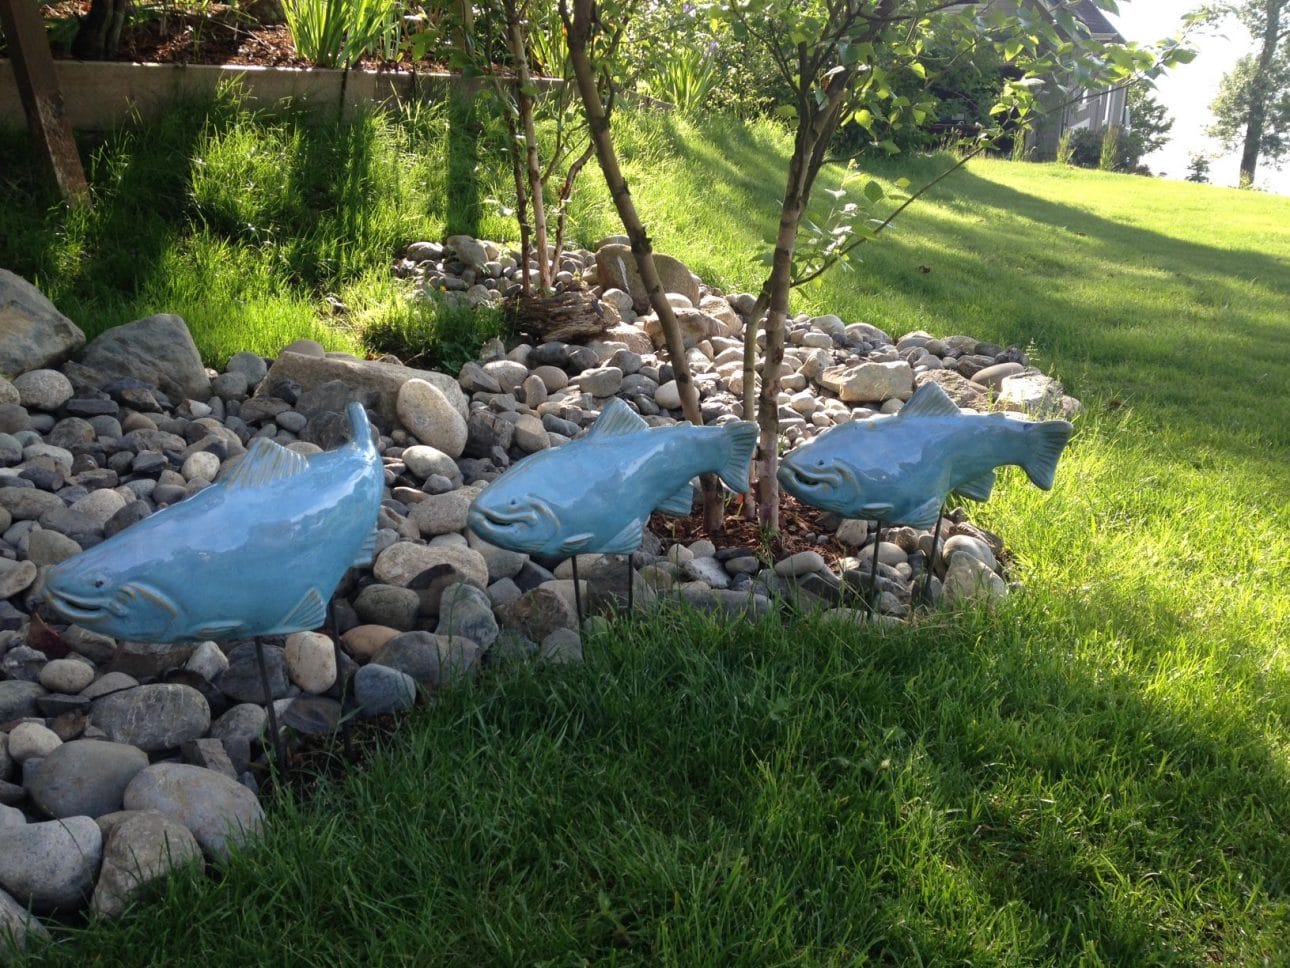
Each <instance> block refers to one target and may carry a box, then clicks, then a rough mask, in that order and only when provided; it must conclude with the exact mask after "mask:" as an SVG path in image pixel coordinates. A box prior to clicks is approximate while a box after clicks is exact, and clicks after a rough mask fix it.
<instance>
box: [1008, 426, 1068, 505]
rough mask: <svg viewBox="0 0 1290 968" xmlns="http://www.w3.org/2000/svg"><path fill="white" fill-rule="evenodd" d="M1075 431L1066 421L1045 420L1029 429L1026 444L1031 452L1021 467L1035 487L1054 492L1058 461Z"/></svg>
mask: <svg viewBox="0 0 1290 968" xmlns="http://www.w3.org/2000/svg"><path fill="white" fill-rule="evenodd" d="M1074 431H1075V428H1074V427H1073V426H1071V424H1069V423H1068V422H1067V421H1065V420H1045V421H1044V422H1043V423H1037V424H1032V425H1031V426H1030V427H1028V428H1027V432H1026V442H1027V446H1028V447H1029V448H1030V452H1029V453H1028V454H1027V456H1026V459H1025V460H1023V461H1022V462H1021V467H1022V469H1023V470H1024V471H1025V472H1026V476H1027V477H1029V478H1030V482H1031V483H1032V484H1034V485H1035V487H1039V488H1043V489H1044V490H1045V491H1048V490H1052V486H1053V477H1054V476H1055V475H1056V474H1057V461H1058V459H1059V458H1060V457H1061V456H1062V451H1063V450H1064V449H1065V448H1066V442H1067V441H1069V440H1070V439H1071V434H1072V433H1074Z"/></svg>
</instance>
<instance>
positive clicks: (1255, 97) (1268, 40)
mask: <svg viewBox="0 0 1290 968" xmlns="http://www.w3.org/2000/svg"><path fill="white" fill-rule="evenodd" d="M1284 4H1285V0H1267V6H1266V10H1265V21H1264V24H1263V44H1262V47H1261V48H1260V49H1259V68H1258V71H1257V72H1256V73H1255V75H1254V84H1253V89H1252V90H1251V91H1250V116H1249V118H1248V119H1247V120H1246V123H1245V144H1244V145H1243V146H1242V149H1241V187H1242V188H1246V187H1250V186H1253V184H1254V173H1255V170H1256V169H1257V168H1258V164H1259V149H1260V147H1261V143H1262V141H1263V126H1264V124H1265V123H1266V121H1267V116H1268V90H1269V87H1270V84H1269V83H1268V73H1269V72H1270V70H1271V68H1272V61H1273V58H1275V57H1276V53H1277V42H1278V40H1279V39H1280V38H1279V34H1280V33H1281V8H1282V6H1283V5H1284Z"/></svg>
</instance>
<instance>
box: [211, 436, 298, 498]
mask: <svg viewBox="0 0 1290 968" xmlns="http://www.w3.org/2000/svg"><path fill="white" fill-rule="evenodd" d="M308 466H309V461H308V460H307V459H306V458H305V456H304V454H297V453H296V452H295V451H294V450H287V448H285V447H283V446H282V445H281V444H275V443H274V442H273V441H271V440H270V439H269V438H268V437H256V438H255V440H253V441H251V446H250V447H248V448H247V449H246V456H245V457H243V458H242V462H241V463H240V464H238V465H237V466H236V467H235V468H233V470H232V471H231V472H230V473H229V475H228V478H227V479H226V483H227V485H228V487H230V488H234V487H263V486H264V485H266V484H272V483H273V482H274V481H285V480H286V479H287V478H290V477H295V476H296V475H297V474H303V473H304V471H305V469H306V468H307V467H308Z"/></svg>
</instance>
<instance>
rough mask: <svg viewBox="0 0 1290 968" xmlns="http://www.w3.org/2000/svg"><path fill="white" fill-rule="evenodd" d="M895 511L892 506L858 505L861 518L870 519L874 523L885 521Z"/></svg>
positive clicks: (894, 507) (894, 506)
mask: <svg viewBox="0 0 1290 968" xmlns="http://www.w3.org/2000/svg"><path fill="white" fill-rule="evenodd" d="M894 510H896V505H894V504H862V505H860V514H861V516H862V517H866V518H870V519H872V520H874V521H886V520H888V519H889V518H890V517H891V512H892V511H894Z"/></svg>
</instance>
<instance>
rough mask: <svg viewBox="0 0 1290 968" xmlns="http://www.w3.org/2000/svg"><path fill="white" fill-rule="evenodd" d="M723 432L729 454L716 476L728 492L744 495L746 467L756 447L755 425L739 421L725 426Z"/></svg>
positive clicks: (746, 475) (746, 478)
mask: <svg viewBox="0 0 1290 968" xmlns="http://www.w3.org/2000/svg"><path fill="white" fill-rule="evenodd" d="M723 430H724V431H725V434H726V443H727V445H728V447H729V452H728V453H727V454H726V459H725V462H724V463H723V464H722V465H721V467H719V468H718V469H717V474H718V476H720V478H721V480H722V481H723V482H724V483H725V485H726V487H728V488H730V490H732V491H734V492H735V493H736V494H744V493H746V492H747V491H748V466H749V465H750V464H751V463H752V455H753V450H754V449H755V448H756V447H757V425H756V424H755V423H752V422H751V421H749V420H740V421H739V422H738V423H732V424H727V425H726V427H724V428H723Z"/></svg>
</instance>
